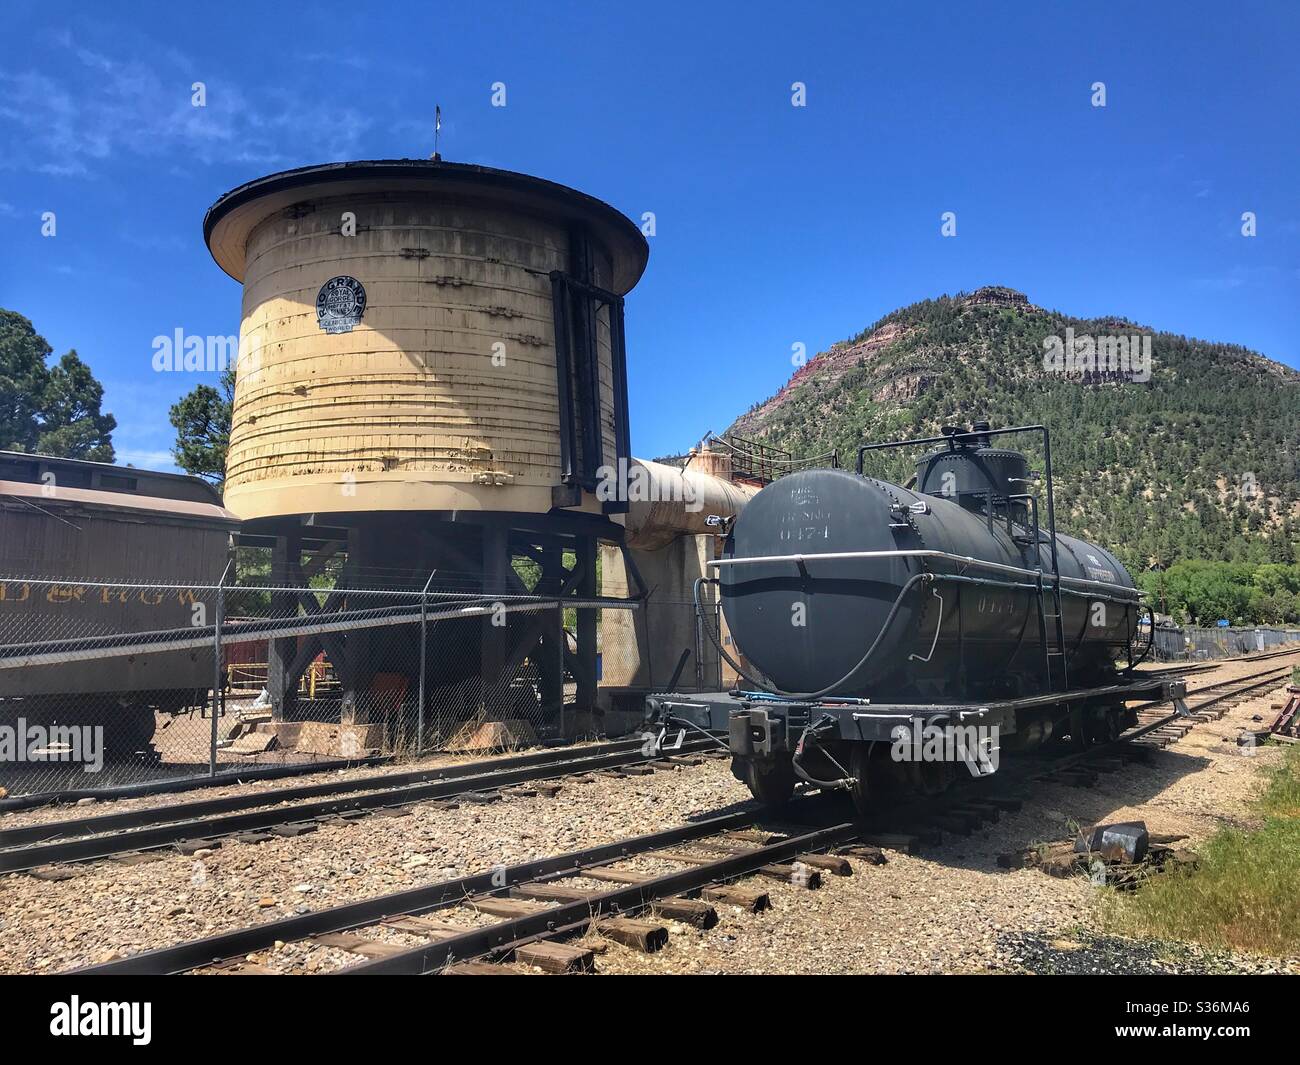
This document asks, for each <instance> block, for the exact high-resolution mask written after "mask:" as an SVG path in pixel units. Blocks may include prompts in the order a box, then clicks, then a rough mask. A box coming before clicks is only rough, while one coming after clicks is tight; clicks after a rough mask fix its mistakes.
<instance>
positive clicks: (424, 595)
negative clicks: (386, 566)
mask: <svg viewBox="0 0 1300 1065" xmlns="http://www.w3.org/2000/svg"><path fill="white" fill-rule="evenodd" d="M437 572H438V571H437V570H436V569H435V570H430V572H429V579H428V580H427V581H425V582H424V590H423V591H422V592H420V706H419V709H418V712H417V714H416V718H415V753H416V754H422V753H424V666H425V657H426V655H427V654H428V647H429V636H428V625H429V585H431V584H432V583H433V575H434V574H435V573H437Z"/></svg>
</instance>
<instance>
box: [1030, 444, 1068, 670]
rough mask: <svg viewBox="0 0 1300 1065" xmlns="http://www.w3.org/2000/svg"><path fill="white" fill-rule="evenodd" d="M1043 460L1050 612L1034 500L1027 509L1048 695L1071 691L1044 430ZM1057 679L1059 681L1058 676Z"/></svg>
mask: <svg viewBox="0 0 1300 1065" xmlns="http://www.w3.org/2000/svg"><path fill="white" fill-rule="evenodd" d="M1043 443H1044V451H1045V454H1044V459H1045V467H1047V497H1048V537H1049V538H1048V542H1049V544H1050V546H1052V612H1048V610H1047V603H1045V601H1044V597H1045V589H1044V586H1043V577H1044V572H1043V550H1041V544H1043V533H1041V529H1040V528H1039V507H1037V501H1036V499H1034V506H1032V507H1027V508H1028V510H1030V515H1031V523H1032V527H1034V568H1035V570H1037V577H1036V579H1035V584H1036V585H1037V588H1036V592H1037V607H1039V645H1040V646H1041V648H1043V667H1044V670H1045V672H1047V685H1048V690H1049V692H1067V690H1070V666H1069V662H1067V659H1066V654H1065V622H1063V619H1062V612H1063V611H1062V606H1061V558H1060V555H1058V554H1057V538H1056V505H1054V499H1053V498H1052V497H1053V494H1054V493H1053V484H1052V443H1050V438H1049V436H1048V432H1047V429H1044V430H1043ZM1049 620H1050V622H1052V627H1053V628H1054V629H1056V646H1054V648H1053V645H1052V640H1050V637H1049V633H1048V622H1049ZM1052 659H1057V663H1056V668H1053V662H1052ZM1057 675H1060V679H1058V676H1057Z"/></svg>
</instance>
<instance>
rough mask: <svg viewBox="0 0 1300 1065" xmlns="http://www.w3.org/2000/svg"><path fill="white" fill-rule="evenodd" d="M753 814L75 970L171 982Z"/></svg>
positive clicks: (695, 835) (640, 850)
mask: <svg viewBox="0 0 1300 1065" xmlns="http://www.w3.org/2000/svg"><path fill="white" fill-rule="evenodd" d="M757 816H758V815H757V812H756V811H755V810H753V809H750V810H743V811H740V812H737V813H734V814H726V815H724V816H722V817H714V818H710V819H708V820H706V821H697V822H694V823H692V824H687V825H681V826H679V827H677V828H670V829H665V830H661V831H659V832H651V833H648V834H646V835H642V836H635V837H632V838H629V839H621V840H616V841H615V842H612V843H603V844H600V845H598V846H595V847H586V848H583V849H582V850H577V851H570V852H568V853H566V854H559V855H553V856H550V857H546V858H539V859H537V860H535V861H531V862H524V863H521V864H519V865H514V866H509V867H507V868H505V869H504V870H501V869H496V870H487V871H484V872H481V873H471V874H470V875H468V876H463V877H457V878H456V879H454V880H444V881H441V882H439V883H436V884H428V885H425V886H424V887H418V888H409V889H407V890H405V891H397V892H393V893H391V894H388V895H379V896H376V897H374V898H370V899H362V900H360V901H358V902H348V903H344V904H343V905H341V906H333V907H330V908H329V909H327V910H319V911H317V912H315V913H308V914H302V915H301V916H297V917H287V918H284V919H283V920H279V921H269V922H266V923H264V924H258V925H252V926H250V927H248V928H241V929H237V930H236V931H233V932H224V933H220V934H218V935H215V936H209V937H207V938H206V939H199V940H194V941H191V942H187V943H179V944H176V945H175V946H171V947H162V948H159V949H158V950H151V951H146V952H145V953H142V954H135V955H132V956H131V957H128V958H119V959H116V960H114V961H110V962H103V963H100V964H98V965H91V966H87V967H85V968H81V969H77V970H74V972H76V973H78V974H95V975H114V976H117V975H133V974H155V975H166V974H171V973H180V972H185V971H187V970H189V969H193V968H197V967H199V966H202V965H208V964H211V963H212V962H214V961H220V960H221V959H223V958H231V957H239V956H241V955H244V954H247V953H249V952H250V951H254V950H262V949H264V948H266V947H270V946H272V945H273V944H275V943H276V942H277V941H282V942H286V943H287V942H291V941H293V940H298V939H304V938H307V937H309V936H313V935H320V934H322V933H325V932H342V931H346V930H348V929H351V928H361V927H364V926H366V925H371V924H374V923H375V922H376V921H380V920H383V919H384V918H385V917H394V916H398V915H411V914H420V913H427V912H429V911H431V910H437V909H442V908H445V907H447V906H450V905H453V904H455V903H459V902H464V901H465V900H466V899H467V898H470V897H471V896H474V895H483V894H491V893H495V892H498V891H502V890H508V889H509V888H511V887H515V886H518V885H519V884H525V883H528V882H530V881H534V880H538V879H541V878H543V877H553V876H560V875H564V874H568V875H570V876H572V875H577V874H579V873H580V872H581V871H582V870H583V869H590V868H595V867H597V866H601V865H608V864H610V863H612V862H617V861H621V860H622V859H624V858H629V857H632V856H633V855H637V854H644V853H646V852H647V851H652V850H660V849H662V848H664V847H672V846H677V845H679V844H682V843H689V842H691V841H692V840H697V839H702V838H705V837H707V836H713V835H717V834H718V833H720V832H728V831H731V830H734V829H740V828H744V827H746V826H748V825H752V824H753V823H754V821H755V820H756V819H757Z"/></svg>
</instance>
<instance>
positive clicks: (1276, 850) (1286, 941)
mask: <svg viewBox="0 0 1300 1065" xmlns="http://www.w3.org/2000/svg"><path fill="white" fill-rule="evenodd" d="M1256 808H1257V811H1258V812H1259V814H1260V815H1261V816H1263V817H1264V824H1263V825H1262V826H1261V827H1260V828H1258V829H1255V830H1253V831H1241V830H1239V829H1233V828H1224V829H1220V830H1219V832H1218V833H1217V834H1215V835H1214V836H1213V837H1212V838H1211V839H1210V840H1209V841H1208V842H1207V843H1206V844H1205V846H1204V847H1202V848H1201V849H1200V850H1198V852H1197V855H1198V857H1199V859H1200V864H1199V865H1198V866H1197V868H1195V869H1193V870H1190V871H1182V870H1177V871H1173V872H1170V873H1167V874H1165V875H1163V876H1158V877H1154V878H1153V879H1152V880H1150V881H1149V882H1148V883H1147V884H1145V885H1144V886H1143V887H1142V888H1141V889H1140V890H1138V891H1136V892H1133V893H1131V894H1128V895H1121V894H1120V893H1118V892H1117V893H1114V894H1113V895H1112V896H1111V897H1110V898H1109V899H1108V900H1107V906H1106V909H1105V911H1104V916H1105V918H1106V920H1107V923H1108V924H1109V925H1110V926H1111V927H1112V928H1113V929H1114V930H1115V931H1118V932H1122V933H1125V934H1129V935H1150V936H1156V937H1158V938H1161V939H1176V940H1183V941H1186V942H1194V943H1201V944H1204V945H1205V946H1208V947H1214V948H1218V949H1226V950H1237V951H1246V952H1250V953H1255V954H1267V955H1270V956H1272V957H1280V956H1288V955H1296V954H1300V748H1298V747H1290V748H1288V750H1287V754H1286V759H1285V761H1284V762H1283V764H1282V765H1280V766H1278V767H1277V768H1276V769H1274V770H1273V771H1272V772H1271V774H1270V777H1269V780H1268V783H1267V786H1266V787H1265V788H1264V790H1263V792H1262V794H1261V795H1260V797H1259V799H1258V800H1257V803H1256Z"/></svg>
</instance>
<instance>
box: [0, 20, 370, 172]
mask: <svg viewBox="0 0 1300 1065" xmlns="http://www.w3.org/2000/svg"><path fill="white" fill-rule="evenodd" d="M55 43H56V45H57V47H59V48H60V49H62V50H63V51H64V53H65V54H66V56H67V58H68V62H66V63H61V64H60V63H54V64H46V65H45V66H44V67H43V68H42V69H39V70H38V69H29V70H23V71H18V72H10V71H12V70H13V67H12V66H11V67H10V70H9V71H0V133H4V134H6V136H5V137H4V140H5V141H7V142H8V143H7V144H5V143H3V142H0V168H10V169H22V170H32V171H36V172H38V173H43V174H49V175H52V176H58V177H80V176H85V175H88V174H90V173H91V172H92V171H93V170H95V169H97V166H96V164H99V163H103V162H105V161H107V160H110V159H113V158H115V157H118V156H123V155H128V156H139V157H146V158H164V157H165V158H167V160H168V164H169V165H171V166H175V165H176V164H177V162H178V161H180V162H184V163H192V162H199V163H201V164H210V163H215V162H223V163H229V162H241V163H248V164H250V165H256V166H262V167H270V166H276V165H281V164H289V163H292V162H299V161H302V160H304V159H312V160H317V159H319V158H320V157H321V156H322V155H328V156H330V157H334V158H338V157H347V156H350V155H354V154H355V151H356V146H357V144H358V142H359V140H360V138H361V137H362V135H363V134H364V133H365V131H366V130H367V128H368V127H369V125H370V121H369V119H367V118H366V117H365V116H364V115H363V114H361V113H360V112H359V111H356V110H354V109H352V108H346V107H344V108H339V107H337V105H336V103H335V102H334V101H333V100H332V98H330V97H316V96H313V97H304V96H302V95H299V94H297V93H295V92H292V91H289V90H287V89H279V90H274V89H273V90H270V91H267V92H263V93H261V94H260V95H259V97H258V98H257V99H256V100H250V99H249V98H248V97H247V96H246V95H245V93H244V92H243V90H241V89H240V87H239V86H238V85H236V84H234V83H233V82H231V81H229V80H227V79H226V78H224V77H223V75H222V72H221V71H220V70H215V69H212V68H211V67H209V66H206V65H204V64H202V63H199V62H196V61H194V60H192V59H189V58H188V57H186V56H184V55H182V54H181V53H179V52H176V51H175V50H174V49H170V48H168V47H166V46H162V45H158V44H157V43H156V42H152V41H140V40H136V41H133V42H131V52H132V54H131V56H130V57H128V58H115V57H113V56H110V55H107V54H105V53H103V52H100V51H96V50H93V49H91V48H87V47H84V46H82V45H81V44H80V43H79V42H78V41H77V40H76V39H74V37H73V36H72V34H71V33H63V34H60V35H58V36H57V37H56V38H55ZM195 82H203V83H204V85H205V86H206V94H207V99H206V106H204V107H195V106H193V105H192V102H191V96H192V91H193V90H192V85H193V84H194V83H195Z"/></svg>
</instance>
